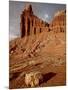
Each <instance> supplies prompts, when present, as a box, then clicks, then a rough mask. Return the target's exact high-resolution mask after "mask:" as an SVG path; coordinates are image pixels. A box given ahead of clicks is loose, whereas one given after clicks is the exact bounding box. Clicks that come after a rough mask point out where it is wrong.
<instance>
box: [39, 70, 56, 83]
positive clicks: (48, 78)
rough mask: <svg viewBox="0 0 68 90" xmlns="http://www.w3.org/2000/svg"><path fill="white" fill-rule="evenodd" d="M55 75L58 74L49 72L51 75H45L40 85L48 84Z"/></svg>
mask: <svg viewBox="0 0 68 90" xmlns="http://www.w3.org/2000/svg"><path fill="white" fill-rule="evenodd" d="M55 75H56V73H54V72H49V73H46V74H43V80H42V81H41V82H40V84H41V83H47V81H48V80H50V79H51V78H52V77H54V76H55Z"/></svg>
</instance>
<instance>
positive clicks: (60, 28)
mask: <svg viewBox="0 0 68 90" xmlns="http://www.w3.org/2000/svg"><path fill="white" fill-rule="evenodd" d="M65 29H66V11H65V10H62V11H58V12H57V13H55V15H54V18H53V20H52V22H51V23H50V30H51V31H54V32H65Z"/></svg>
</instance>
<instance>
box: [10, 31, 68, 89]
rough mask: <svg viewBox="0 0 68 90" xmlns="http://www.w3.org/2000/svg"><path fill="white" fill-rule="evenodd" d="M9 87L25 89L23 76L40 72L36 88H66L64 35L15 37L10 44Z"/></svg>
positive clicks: (63, 33) (46, 33)
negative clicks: (64, 86) (63, 86)
mask: <svg viewBox="0 0 68 90" xmlns="http://www.w3.org/2000/svg"><path fill="white" fill-rule="evenodd" d="M9 44H10V45H9V48H10V51H9V53H10V54H9V59H10V60H9V70H10V75H9V78H10V80H9V82H10V85H9V87H10V88H26V87H30V86H27V85H26V83H25V75H26V74H27V73H30V72H34V71H35V72H37V71H39V72H41V74H42V76H43V80H42V82H40V83H39V85H37V86H35V87H46V86H58V85H65V81H66V70H65V69H66V51H65V32H59V33H54V32H42V33H40V34H38V35H37V36H36V35H34V36H28V37H24V38H17V39H15V40H12V41H10V43H9Z"/></svg>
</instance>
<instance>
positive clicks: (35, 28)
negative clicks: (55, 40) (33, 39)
mask: <svg viewBox="0 0 68 90" xmlns="http://www.w3.org/2000/svg"><path fill="white" fill-rule="evenodd" d="M48 26H49V24H48V23H47V22H44V21H43V20H41V19H40V18H38V17H37V16H35V15H34V14H33V11H32V6H31V5H29V6H28V7H26V8H25V9H24V11H23V12H22V14H21V23H20V28H21V37H24V36H29V35H34V34H38V33H41V32H42V31H44V30H45V31H48Z"/></svg>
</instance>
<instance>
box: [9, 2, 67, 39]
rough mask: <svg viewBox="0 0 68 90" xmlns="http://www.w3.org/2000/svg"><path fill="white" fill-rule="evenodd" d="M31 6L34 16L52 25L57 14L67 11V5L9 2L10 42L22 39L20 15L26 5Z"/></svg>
mask: <svg viewBox="0 0 68 90" xmlns="http://www.w3.org/2000/svg"><path fill="white" fill-rule="evenodd" d="M27 4H31V5H32V9H33V13H34V15H36V16H38V17H39V18H41V19H42V20H44V21H46V22H48V23H50V22H51V21H52V19H53V16H54V14H55V13H56V12H58V11H60V10H65V9H66V5H65V4H49V3H35V2H34V3H33V2H23V1H9V40H12V39H14V38H16V37H20V15H21V13H22V11H23V10H24V8H25V5H27Z"/></svg>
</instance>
